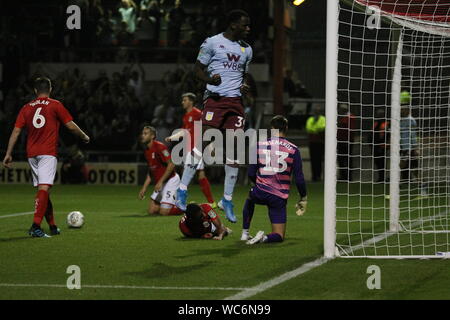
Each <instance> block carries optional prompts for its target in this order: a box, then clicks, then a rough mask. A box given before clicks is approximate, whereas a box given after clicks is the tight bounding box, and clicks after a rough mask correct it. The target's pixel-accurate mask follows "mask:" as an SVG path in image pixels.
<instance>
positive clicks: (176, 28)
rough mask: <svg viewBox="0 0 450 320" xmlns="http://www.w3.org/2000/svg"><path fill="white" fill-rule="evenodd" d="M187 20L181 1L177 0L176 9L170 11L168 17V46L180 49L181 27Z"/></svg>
mask: <svg viewBox="0 0 450 320" xmlns="http://www.w3.org/2000/svg"><path fill="white" fill-rule="evenodd" d="M185 18H186V13H185V12H184V9H183V8H182V7H181V0H175V7H173V8H172V9H170V11H169V13H168V15H167V45H168V46H169V47H178V46H179V45H180V36H181V26H182V25H183V22H184V20H185Z"/></svg>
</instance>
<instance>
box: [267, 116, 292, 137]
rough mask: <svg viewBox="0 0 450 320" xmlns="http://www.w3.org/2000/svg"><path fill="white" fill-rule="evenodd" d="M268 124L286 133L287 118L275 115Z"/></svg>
mask: <svg viewBox="0 0 450 320" xmlns="http://www.w3.org/2000/svg"><path fill="white" fill-rule="evenodd" d="M270 126H271V127H272V128H274V129H278V130H280V132H283V133H286V132H287V129H288V119H286V117H283V116H281V115H277V116H275V117H273V118H272V120H270Z"/></svg>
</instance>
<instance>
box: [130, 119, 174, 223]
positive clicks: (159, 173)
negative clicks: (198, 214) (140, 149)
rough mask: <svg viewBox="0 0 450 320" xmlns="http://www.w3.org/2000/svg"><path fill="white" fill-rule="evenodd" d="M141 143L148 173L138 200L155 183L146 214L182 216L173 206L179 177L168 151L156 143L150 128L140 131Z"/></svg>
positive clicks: (142, 197)
mask: <svg viewBox="0 0 450 320" xmlns="http://www.w3.org/2000/svg"><path fill="white" fill-rule="evenodd" d="M141 142H142V144H144V145H145V147H146V149H145V151H144V155H145V158H146V159H147V163H148V173H147V178H146V179H145V182H144V185H143V186H142V189H141V191H140V192H139V198H140V199H141V200H143V199H144V198H145V193H146V192H147V188H148V186H149V185H150V183H151V182H152V181H155V183H156V184H155V188H154V190H153V193H152V195H151V197H150V202H149V206H148V210H147V212H148V213H149V214H160V215H163V216H169V215H178V214H182V213H183V211H181V210H180V209H178V208H177V207H176V206H175V201H176V192H177V189H178V185H179V184H180V177H179V176H178V174H177V173H176V172H175V164H174V163H173V162H172V159H171V157H170V152H169V150H168V149H167V147H166V146H165V145H164V144H163V143H161V142H159V141H156V129H155V128H153V127H150V126H145V127H144V128H143V129H142V133H141Z"/></svg>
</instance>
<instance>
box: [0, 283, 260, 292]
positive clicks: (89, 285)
mask: <svg viewBox="0 0 450 320" xmlns="http://www.w3.org/2000/svg"><path fill="white" fill-rule="evenodd" d="M0 287H27V288H30V287H35V288H67V285H64V284H45V283H42V284H39V283H36V284H34V283H0ZM83 288H89V289H141V290H199V291H200V290H206V291H212V290H222V291H242V290H252V289H251V288H232V287H230V288H227V287H158V286H125V285H92V284H85V285H83V284H81V289H83Z"/></svg>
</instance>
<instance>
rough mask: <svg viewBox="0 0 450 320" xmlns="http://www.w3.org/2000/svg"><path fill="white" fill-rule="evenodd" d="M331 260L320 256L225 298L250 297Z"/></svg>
mask: <svg viewBox="0 0 450 320" xmlns="http://www.w3.org/2000/svg"><path fill="white" fill-rule="evenodd" d="M330 260H332V259H331V258H325V257H320V258H318V259H316V260H314V261H311V262H307V263H305V264H303V265H301V266H300V267H298V268H297V269H294V270H292V271H289V272H286V273H283V274H282V275H281V276H278V277H276V278H273V279H270V280H268V281H265V282H261V283H260V284H258V285H256V286H254V287H251V288H247V289H244V290H242V292H239V293H237V294H234V295H232V296H229V297H226V298H225V299H224V300H242V299H247V298H250V297H252V296H254V295H256V294H258V293H260V292H263V291H265V290H267V289H270V288H272V287H275V286H277V285H279V284H281V283H283V282H286V281H288V280H291V279H293V278H295V277H297V276H299V275H301V274H304V273H306V272H308V271H310V270H312V269H314V268H317V267H320V266H321V265H323V264H325V263H327V262H328V261H330Z"/></svg>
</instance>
